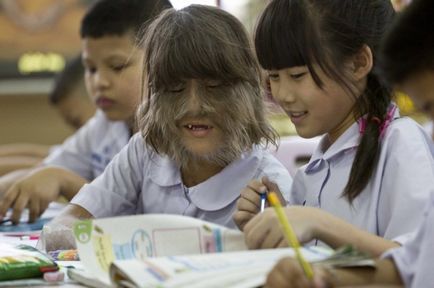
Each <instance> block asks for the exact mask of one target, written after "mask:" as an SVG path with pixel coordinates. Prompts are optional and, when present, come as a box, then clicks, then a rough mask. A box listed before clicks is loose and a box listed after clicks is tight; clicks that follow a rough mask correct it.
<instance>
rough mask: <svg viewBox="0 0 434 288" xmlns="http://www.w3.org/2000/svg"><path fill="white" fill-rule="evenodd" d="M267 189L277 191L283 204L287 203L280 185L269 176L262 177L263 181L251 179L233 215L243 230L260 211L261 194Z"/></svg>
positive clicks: (242, 192)
mask: <svg viewBox="0 0 434 288" xmlns="http://www.w3.org/2000/svg"><path fill="white" fill-rule="evenodd" d="M267 191H274V192H276V194H277V196H278V197H279V200H280V201H281V203H282V205H283V206H285V205H286V201H285V199H284V198H283V196H282V194H281V193H280V190H279V187H278V186H277V185H276V184H275V183H274V182H271V181H270V180H269V179H268V177H266V176H264V177H262V179H261V181H259V180H252V181H250V182H249V184H248V185H247V186H246V187H245V188H244V189H243V190H242V191H241V194H240V199H238V202H237V210H236V211H235V213H234V216H233V219H234V222H235V224H236V225H237V226H238V228H239V229H240V230H241V231H242V230H243V229H244V226H245V225H246V223H247V222H249V221H250V219H252V218H253V217H254V216H255V215H256V214H258V213H259V212H260V207H261V194H263V193H266V192H267Z"/></svg>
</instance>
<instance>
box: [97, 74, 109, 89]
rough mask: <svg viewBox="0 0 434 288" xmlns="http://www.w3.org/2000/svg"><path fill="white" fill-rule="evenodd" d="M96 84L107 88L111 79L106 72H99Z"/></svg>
mask: <svg viewBox="0 0 434 288" xmlns="http://www.w3.org/2000/svg"><path fill="white" fill-rule="evenodd" d="M95 85H96V87H98V88H106V87H108V86H109V85H110V81H109V79H108V77H107V76H106V75H105V74H104V73H102V72H98V73H96V75H95Z"/></svg>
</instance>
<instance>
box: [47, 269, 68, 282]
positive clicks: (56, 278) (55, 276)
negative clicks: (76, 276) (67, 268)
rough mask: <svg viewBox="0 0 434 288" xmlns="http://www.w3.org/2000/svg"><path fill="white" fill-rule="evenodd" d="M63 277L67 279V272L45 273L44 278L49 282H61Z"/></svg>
mask: <svg viewBox="0 0 434 288" xmlns="http://www.w3.org/2000/svg"><path fill="white" fill-rule="evenodd" d="M63 279H65V273H63V272H62V271H55V272H45V273H44V280H45V281H47V282H60V281H63Z"/></svg>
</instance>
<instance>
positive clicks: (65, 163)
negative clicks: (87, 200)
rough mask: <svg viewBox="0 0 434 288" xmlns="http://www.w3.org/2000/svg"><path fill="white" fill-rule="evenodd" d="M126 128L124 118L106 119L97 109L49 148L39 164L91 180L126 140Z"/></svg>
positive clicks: (101, 170)
mask: <svg viewBox="0 0 434 288" xmlns="http://www.w3.org/2000/svg"><path fill="white" fill-rule="evenodd" d="M129 138H130V131H129V128H128V125H127V124H126V123H125V122H124V121H110V120H109V119H108V118H107V117H106V116H105V114H104V113H103V112H102V111H100V110H98V111H97V112H96V113H95V115H94V116H93V117H92V118H91V119H89V121H87V122H86V124H85V125H84V126H83V127H81V128H80V129H79V130H78V131H77V132H76V133H75V134H74V135H72V136H70V137H69V138H68V139H66V140H65V142H64V143H63V144H62V145H61V146H60V147H59V148H57V149H56V150H54V151H53V153H51V154H50V155H49V156H48V157H47V158H45V160H44V162H43V164H44V165H51V166H60V167H63V168H66V169H69V170H71V171H73V172H75V173H77V174H78V175H80V176H81V177H83V178H85V179H87V180H88V181H92V180H93V179H95V178H96V177H97V176H99V175H100V174H101V173H102V172H103V171H104V169H105V167H106V166H107V164H108V163H109V162H110V161H111V160H112V159H113V157H114V156H115V155H116V154H117V153H119V151H121V149H122V148H123V147H124V146H125V145H126V144H127V143H128V140H129Z"/></svg>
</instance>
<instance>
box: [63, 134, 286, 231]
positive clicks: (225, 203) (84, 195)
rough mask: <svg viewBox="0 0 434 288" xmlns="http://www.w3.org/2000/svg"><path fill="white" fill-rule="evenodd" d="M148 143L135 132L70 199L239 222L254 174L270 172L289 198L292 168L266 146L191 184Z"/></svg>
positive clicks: (120, 209)
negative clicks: (238, 202) (239, 211)
mask: <svg viewBox="0 0 434 288" xmlns="http://www.w3.org/2000/svg"><path fill="white" fill-rule="evenodd" d="M146 147H147V146H145V142H144V140H143V138H142V137H141V135H140V134H136V135H134V136H133V137H132V139H131V140H130V142H129V143H128V145H127V146H126V147H125V148H124V149H122V151H121V152H120V153H119V154H118V155H116V156H115V158H114V159H113V161H112V162H111V163H110V164H109V165H108V166H107V168H106V170H105V171H104V173H103V174H101V175H100V176H99V177H98V178H96V179H95V180H94V181H93V182H92V183H90V184H86V185H85V186H83V188H82V189H81V190H80V192H79V193H78V194H77V195H76V196H75V197H74V198H73V199H72V201H71V203H72V204H77V205H79V206H81V207H83V208H84V209H86V210H87V211H88V212H90V213H91V214H92V215H93V216H94V217H97V218H100V217H109V216H118V215H128V214H145V213H165V214H179V215H185V216H191V217H195V218H199V219H202V220H206V221H210V222H214V223H217V224H220V225H224V226H227V227H230V228H235V223H234V222H233V220H232V214H233V213H234V211H235V208H236V200H237V199H238V198H239V196H240V192H241V190H242V189H243V188H244V187H245V186H246V185H247V184H248V182H249V181H250V180H251V179H257V178H261V177H262V176H268V177H270V179H271V180H272V181H275V182H276V183H277V184H278V185H279V188H280V190H281V192H282V194H283V195H284V197H285V198H286V199H288V195H289V191H290V188H291V184H292V178H291V176H290V175H289V172H288V170H286V169H285V167H284V166H283V165H282V164H281V163H280V162H279V161H278V160H277V159H276V158H274V156H272V155H271V154H270V153H269V152H268V151H265V150H264V149H262V148H257V147H255V148H253V149H252V151H251V152H246V153H244V154H243V155H242V156H241V157H240V159H238V160H235V161H234V162H232V163H230V164H229V165H228V166H226V167H225V168H224V169H223V170H222V171H220V172H219V173H218V174H216V175H214V176H212V177H211V178H209V179H207V180H206V181H204V182H202V183H200V184H198V185H196V186H194V187H190V188H186V187H185V186H184V185H183V183H182V179H181V174H180V171H179V168H178V166H177V165H176V163H175V162H174V161H173V160H171V159H169V158H168V157H167V156H161V155H159V154H157V153H155V152H151V151H153V150H151V149H150V148H146Z"/></svg>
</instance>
